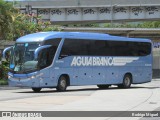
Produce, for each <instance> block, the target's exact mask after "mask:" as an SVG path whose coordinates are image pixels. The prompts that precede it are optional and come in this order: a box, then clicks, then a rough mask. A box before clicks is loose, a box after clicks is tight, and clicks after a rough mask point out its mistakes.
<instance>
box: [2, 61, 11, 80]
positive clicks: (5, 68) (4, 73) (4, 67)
mask: <svg viewBox="0 0 160 120" xmlns="http://www.w3.org/2000/svg"><path fill="white" fill-rule="evenodd" d="M8 70H9V62H8V61H2V64H0V79H3V80H7V79H8V77H7V74H8Z"/></svg>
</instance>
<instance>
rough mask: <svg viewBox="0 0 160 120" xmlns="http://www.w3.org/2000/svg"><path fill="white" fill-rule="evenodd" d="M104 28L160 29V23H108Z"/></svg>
mask: <svg viewBox="0 0 160 120" xmlns="http://www.w3.org/2000/svg"><path fill="white" fill-rule="evenodd" d="M104 27H107V28H112V27H114V28H160V21H147V22H140V23H138V24H134V23H124V24H118V23H114V24H112V25H111V24H110V23H106V24H104Z"/></svg>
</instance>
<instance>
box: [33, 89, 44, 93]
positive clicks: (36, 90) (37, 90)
mask: <svg viewBox="0 0 160 120" xmlns="http://www.w3.org/2000/svg"><path fill="white" fill-rule="evenodd" d="M41 89H42V88H32V90H33V91H34V92H36V93H38V92H40V91H41Z"/></svg>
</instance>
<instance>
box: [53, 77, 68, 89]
mask: <svg viewBox="0 0 160 120" xmlns="http://www.w3.org/2000/svg"><path fill="white" fill-rule="evenodd" d="M66 88H67V78H66V77H65V76H61V77H60V78H59V80H58V85H57V87H56V89H57V91H59V92H63V91H65V90H66Z"/></svg>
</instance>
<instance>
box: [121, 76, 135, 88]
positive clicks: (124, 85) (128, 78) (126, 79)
mask: <svg viewBox="0 0 160 120" xmlns="http://www.w3.org/2000/svg"><path fill="white" fill-rule="evenodd" d="M131 84H132V77H131V75H129V74H126V75H125V76H124V78H123V83H122V84H120V85H118V88H130V86H131Z"/></svg>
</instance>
